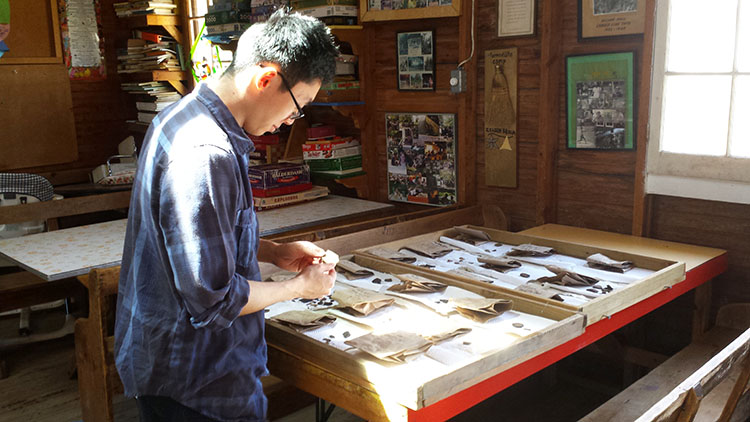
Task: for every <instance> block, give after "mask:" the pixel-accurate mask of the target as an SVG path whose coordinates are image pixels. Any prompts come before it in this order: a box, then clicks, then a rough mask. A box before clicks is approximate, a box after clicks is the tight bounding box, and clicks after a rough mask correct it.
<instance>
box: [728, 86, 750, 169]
mask: <svg viewBox="0 0 750 422" xmlns="http://www.w3.org/2000/svg"><path fill="white" fill-rule="evenodd" d="M733 101H734V104H732V132H731V139H730V141H729V142H730V147H729V155H730V156H732V157H743V158H750V118H748V116H750V76H738V77H737V79H736V80H735V81H734V98H733Z"/></svg>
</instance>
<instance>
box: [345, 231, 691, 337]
mask: <svg viewBox="0 0 750 422" xmlns="http://www.w3.org/2000/svg"><path fill="white" fill-rule="evenodd" d="M462 227H468V228H472V229H476V230H481V231H483V232H485V233H487V234H488V235H489V236H490V238H491V239H492V241H495V242H499V243H503V244H506V245H520V244H524V243H531V244H534V245H538V246H546V247H552V248H554V249H555V250H556V251H557V253H559V254H563V255H567V256H571V257H576V258H581V259H584V260H585V259H586V258H587V257H588V256H590V255H592V254H595V253H602V254H604V255H606V256H608V257H609V258H611V259H614V260H629V261H632V262H633V263H634V265H635V266H636V267H639V268H645V269H648V270H652V271H654V272H653V273H651V274H650V275H649V276H647V277H644V278H642V279H640V280H638V281H636V282H633V283H631V284H630V285H628V286H626V287H624V288H620V289H617V290H615V291H613V292H611V293H609V294H607V295H602V296H600V297H598V298H595V299H592V300H590V301H588V302H587V303H585V304H582V305H580V306H574V305H571V304H565V303H562V302H559V301H556V300H550V299H545V298H542V297H540V296H536V295H533V294H530V293H523V292H519V291H516V290H513V289H509V288H506V287H502V286H497V285H494V284H488V283H485V282H482V281H477V280H475V279H472V278H468V277H462V276H460V275H454V274H447V273H444V272H440V271H435V270H431V269H428V268H423V267H419V266H416V265H410V264H404V263H399V262H396V261H389V260H387V259H385V258H380V257H377V256H375V255H372V254H370V253H369V252H368V251H369V250H371V249H374V248H384V249H388V250H394V251H397V250H399V249H401V248H402V247H403V246H405V245H408V244H413V243H418V242H421V241H429V240H435V241H436V240H438V239H439V238H440V236H451V235H455V234H456V230H455V229H446V230H441V231H436V232H432V233H427V234H424V235H420V236H414V237H409V238H405V239H400V240H397V241H393V242H388V243H384V244H381V245H377V246H372V247H369V248H363V249H358V250H355V251H354V254H355V255H357V256H362V257H368V258H370V259H377V260H383V261H388V262H391V263H392V264H394V265H399V266H402V267H405V268H408V269H409V270H408V271H409V272H412V273H415V274H421V275H424V276H426V277H436V276H438V275H439V276H444V277H449V278H451V279H454V280H456V281H460V282H462V283H467V284H473V285H477V286H484V287H486V288H488V289H491V290H494V291H497V292H502V293H506V294H514V295H517V296H522V297H527V298H530V299H535V300H539V301H543V302H545V303H547V304H548V305H549V306H555V307H559V308H562V309H566V310H569V311H571V312H581V313H583V314H584V315H586V317H587V318H586V320H587V324H589V325H590V324H593V323H595V322H597V321H599V320H601V319H602V318H609V317H610V316H612V315H613V314H614V313H616V312H618V311H621V310H623V309H625V308H628V307H630V306H632V305H634V304H636V303H638V302H640V301H641V300H643V299H646V298H648V297H649V296H652V295H653V294H655V293H657V292H659V291H661V290H663V289H666V288H670V287H671V286H672V285H674V284H676V283H679V282H680V281H682V280H684V279H685V263H684V262H675V261H669V260H664V259H659V258H653V257H649V256H642V255H636V254H632V253H627V252H622V251H617V250H610V249H603V248H596V247H592V246H587V245H580V244H576V243H571V242H565V241H559V240H551V239H545V238H541V237H536V236H529V235H522V234H517V233H511V232H507V231H503V230H495V229H489V228H485V227H478V226H472V225H465V226H462Z"/></svg>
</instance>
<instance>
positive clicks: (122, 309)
mask: <svg viewBox="0 0 750 422" xmlns="http://www.w3.org/2000/svg"><path fill="white" fill-rule="evenodd" d="M337 55H338V50H337V48H336V46H335V45H334V43H333V39H332V36H331V34H330V31H329V30H328V28H326V27H325V25H323V24H322V23H321V22H320V21H318V20H316V19H314V18H309V17H303V16H301V15H299V14H289V13H288V12H286V11H283V10H282V11H278V12H276V13H274V14H273V15H272V16H271V17H270V18H269V20H268V21H267V22H266V23H263V24H255V25H253V26H252V27H251V28H250V29H248V31H246V32H245V34H243V35H242V37H241V38H240V41H239V45H238V47H237V51H236V53H235V58H234V61H233V62H232V64H231V66H230V67H229V68H228V69H227V70H226V72H225V73H224V74H223V75H222V76H221V78H219V79H218V80H215V81H212V82H210V83H209V84H208V85H207V84H201V85H199V86H198V87H197V88H196V89H195V91H194V92H193V93H191V94H190V95H188V96H186V97H185V98H183V99H182V100H180V101H179V102H177V103H175V104H174V105H172V106H170V107H169V108H168V109H166V110H164V111H163V112H161V113H160V114H159V115H158V116H157V117H156V118H155V119H154V121H153V122H152V124H151V127H150V129H149V132H148V133H147V134H146V139H145V141H144V145H143V148H142V151H141V156H140V158H139V163H138V174H137V177H136V180H135V183H134V185H133V194H132V201H131V204H130V212H129V215H128V228H127V235H126V239H125V248H124V252H123V260H122V269H121V273H120V287H119V295H118V302H117V317H116V322H115V355H116V358H115V359H116V365H117V370H118V372H119V374H120V377H121V379H122V382H123V385H124V386H125V394H126V395H128V396H135V397H136V399H137V403H138V408H139V412H140V415H141V420H142V421H157V420H158V421H188V420H190V421H193V420H195V421H211V420H221V421H263V420H265V414H266V399H265V397H264V395H263V390H262V387H261V382H260V378H261V377H262V376H264V375H266V374H267V369H266V343H265V339H264V317H263V314H264V312H263V309H264V308H265V307H267V306H268V305H271V304H273V303H276V302H279V301H284V300H290V299H293V298H297V297H302V298H317V297H321V296H324V295H326V294H328V293H329V292H330V289H331V288H332V286H333V282H334V279H335V275H336V273H335V270H334V266H335V263H322V262H321V260H320V258H321V257H322V256H323V255H324V254H325V251H323V250H322V249H320V248H318V247H317V246H315V245H313V244H312V243H309V242H294V243H287V244H277V243H274V242H271V241H267V240H262V239H259V237H258V224H257V219H256V216H255V212H254V211H253V207H252V205H253V201H252V195H251V189H250V183H249V179H248V175H247V167H248V152H249V151H251V150H252V148H253V144H252V142H251V141H250V139H249V138H248V137H247V134H252V135H261V134H263V133H265V132H273V131H275V130H276V129H278V127H279V126H281V125H282V124H287V125H290V124H292V122H293V121H294V120H295V119H296V118H299V117H301V115H302V110H301V106H303V105H304V104H307V103H309V102H310V101H312V99H313V98H314V97H315V95H316V93H317V92H318V89H319V88H320V86H321V83H323V82H327V81H329V80H330V79H332V78H333V75H334V71H335V62H334V59H335V57H336V56H337ZM258 261H264V262H272V263H274V264H276V265H278V266H279V267H281V268H284V269H288V270H292V271H299V274H298V275H297V276H296V277H295V278H292V279H291V280H288V281H285V282H277V283H263V282H259V281H258V280H259V278H260V271H259V268H258Z"/></svg>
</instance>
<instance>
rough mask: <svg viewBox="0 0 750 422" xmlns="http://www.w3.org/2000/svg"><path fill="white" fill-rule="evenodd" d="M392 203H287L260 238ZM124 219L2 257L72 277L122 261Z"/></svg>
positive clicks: (267, 217)
mask: <svg viewBox="0 0 750 422" xmlns="http://www.w3.org/2000/svg"><path fill="white" fill-rule="evenodd" d="M387 208H393V205H390V204H383V203H379V202H372V201H364V200H361V199H354V198H347V197H343V196H336V195H329V196H327V197H325V198H321V199H317V200H314V201H310V202H306V203H303V204H297V205H292V206H288V207H283V208H278V209H272V210H267V211H261V212H259V213H258V224H259V231H260V235H261V236H268V235H272V234H277V233H282V232H285V231H291V230H296V229H299V228H303V227H309V226H313V225H318V224H324V223H329V222H332V221H335V220H337V219H340V218H344V217H355V216H359V215H364V214H367V213H370V212H374V211H378V210H383V209H387ZM126 225H127V220H125V219H122V220H115V221H108V222H105V223H98V224H90V225H86V226H79V227H73V228H69V229H63V230H56V231H52V232H47V233H39V234H34V235H30V236H23V237H16V238H12V239H4V240H0V256H2V257H5V258H7V259H9V260H11V261H13V262H14V263H16V264H17V265H19V266H20V267H22V268H24V269H25V270H27V271H29V272H31V273H33V274H35V275H37V276H38V277H40V278H42V279H44V280H47V281H54V280H61V279H64V278H69V277H76V276H79V275H83V274H88V272H89V271H90V270H91V269H93V268H107V267H114V266H116V265H120V262H121V261H122V248H123V244H124V242H125V228H126Z"/></svg>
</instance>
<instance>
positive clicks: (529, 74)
mask: <svg viewBox="0 0 750 422" xmlns="http://www.w3.org/2000/svg"><path fill="white" fill-rule="evenodd" d="M649 1H650V2H652V1H653V0H649ZM537 6H538V9H537V31H536V35H535V36H531V37H516V38H497V35H496V34H497V2H496V1H493V0H478V8H477V23H478V26H477V30H478V35H479V49H478V60H479V62H478V72H477V74H476V78H477V80H478V81H483V80H484V74H483V69H484V62H483V61H484V60H483V57H484V51H485V50H487V49H496V48H505V47H513V46H515V47H518V51H519V72H518V74H519V113H518V114H519V115H518V130H519V151H518V160H519V161H518V168H519V170H518V172H519V187H518V188H517V189H504V188H495V187H489V186H486V185H485V184H484V166H485V162H484V152H483V139H482V133H483V128H484V115H483V113H484V92H483V84H481V83H479V84H477V90H478V95H477V104H476V110H477V121H476V128H475V134H476V148H477V151H476V152H477V160H476V175H477V177H476V189H477V202H478V203H480V204H486V203H490V204H494V205H498V206H500V207H501V208H502V209H503V211H504V212H505V214H506V215H507V216H508V218H509V224H510V229H511V230H513V231H516V230H522V229H525V228H528V227H532V226H535V225H537V224H539V223H541V222H543V221H539V219H538V216H539V215H543V216H546V219H545V220H544V221H546V222H552V223H559V224H566V225H571V226H578V227H586V228H592V229H599V230H607V231H612V232H618V233H625V234H631V233H632V231H633V219H634V213H635V212H636V211H637V206H634V203H635V202H636V201H634V194H635V191H636V184H637V183H638V180H637V178H636V175H637V174H638V172H639V168H643V166H642V165H641V166H640V167H639V166H638V162H637V160H638V156H637V154H638V151H580V150H569V149H567V148H566V139H565V138H566V132H565V115H566V110H565V68H564V65H565V56H567V55H575V54H589V53H600V52H617V51H635V52H636V61H637V63H636V86H637V87H638V88H640V89H639V91H640V94H641V95H642V96H643V95H648V86H647V85H645V86H644V85H643V84H644V83H645V84H648V83H649V81H647V80H646V81H644V80H639V79H641V74H640V70H639V66H640V64H641V63H642V61H643V60H648V61H650V58H649V57H643V53H642V52H643V51H644V38H649V37H647V36H646V37H642V36H630V37H619V38H615V39H611V40H605V41H600V40H595V41H591V40H586V41H578V37H577V31H578V17H577V0H538V2H537ZM545 27H546V28H548V29H549V28H553V29H555V31H553V33H552V34H549V36H548V37H543V35H542V34H543V31H544V29H545ZM438 42H440V40H438ZM545 55H547V56H545ZM555 55H557V56H558V57H555ZM543 61H545V62H548V63H552V64H553V68H554V69H552V70H550V69H544V68H543V66H542V62H543ZM546 72H548V73H549V74H545V73H546ZM554 72H557V74H555V73H554ZM543 75H544V78H545V79H543ZM549 81H554V82H557V83H556V85H557V88H556V89H555V87H554V86H550V87H547V89H546V90H543V89H542V88H543V87H544V84H545V83H548V82H549ZM542 91H544V94H542ZM646 104H647V102H646ZM550 105H552V106H553V107H551V108H550ZM554 105H557V110H559V111H558V116H557V118H556V119H549V118H548V116H549V111H550V110H554V109H555V107H554ZM554 125H557V126H556V127H554ZM641 133H642V132H641ZM543 134H555V135H556V139H554V140H552V139H548V138H542V139H540V135H543ZM550 143H552V145H550ZM641 145H644V144H643V143H641V141H639V147H640V146H641ZM548 156H549V157H548ZM540 163H541V164H540ZM540 178H549V180H548V181H546V180H540ZM540 187H541V189H540ZM545 198H549V199H545ZM545 201H551V202H552V207H551V208H552V210H551V212H549V213H539V210H540V209H543V208H544V206H545V205H546V204H545ZM748 216H750V206H748V205H740V204H730V203H721V202H713V201H702V200H695V199H684V198H675V197H665V196H650V197H649V199H648V201H647V207H646V210H645V216H644V226H645V227H644V232H643V234H644V235H645V236H648V237H653V238H657V239H664V240H671V241H677V242H684V243H691V244H697V245H705V246H711V247H717V248H722V249H726V250H728V251H729V261H730V265H729V270H728V271H727V273H725V274H724V275H722V276H721V277H720V278H719V279H718V280H716V282H715V284H714V292H713V295H714V309H716V307H717V306H719V305H722V304H726V303H732V302H743V301H744V302H747V301H750V283H749V282H750V260H748V256H750V236H748V233H750V217H748Z"/></svg>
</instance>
